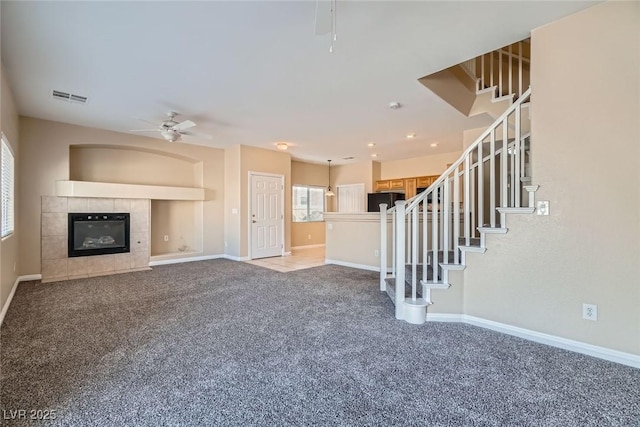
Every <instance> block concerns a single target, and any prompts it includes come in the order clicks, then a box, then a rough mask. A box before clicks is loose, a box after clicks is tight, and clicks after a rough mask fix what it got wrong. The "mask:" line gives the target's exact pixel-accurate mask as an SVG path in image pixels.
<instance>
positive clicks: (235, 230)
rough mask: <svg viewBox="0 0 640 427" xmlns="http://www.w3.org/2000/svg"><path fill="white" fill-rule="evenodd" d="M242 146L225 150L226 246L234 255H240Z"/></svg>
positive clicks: (230, 253)
mask: <svg viewBox="0 0 640 427" xmlns="http://www.w3.org/2000/svg"><path fill="white" fill-rule="evenodd" d="M240 172H241V167H240V146H239V145H235V146H233V147H229V148H227V149H225V150H224V182H225V192H224V247H225V253H226V254H227V255H230V256H232V257H239V256H240V227H241V226H240V208H241V207H242V206H241V201H240V193H241V190H240V181H241V179H240Z"/></svg>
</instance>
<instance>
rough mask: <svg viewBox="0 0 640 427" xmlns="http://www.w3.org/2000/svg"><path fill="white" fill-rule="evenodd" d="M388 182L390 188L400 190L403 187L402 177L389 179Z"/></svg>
mask: <svg viewBox="0 0 640 427" xmlns="http://www.w3.org/2000/svg"><path fill="white" fill-rule="evenodd" d="M389 183H390V188H391V189H392V190H402V189H403V188H404V179H390V180H389Z"/></svg>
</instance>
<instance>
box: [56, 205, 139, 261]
mask: <svg viewBox="0 0 640 427" xmlns="http://www.w3.org/2000/svg"><path fill="white" fill-rule="evenodd" d="M129 248H130V246H129V214H128V213H98V214H95V213H70V214H69V257H78V256H91V255H104V254H117V253H125V252H129V250H130V249H129Z"/></svg>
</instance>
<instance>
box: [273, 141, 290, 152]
mask: <svg viewBox="0 0 640 427" xmlns="http://www.w3.org/2000/svg"><path fill="white" fill-rule="evenodd" d="M276 148H277V149H278V150H280V151H286V150H287V149H288V148H289V144H287V143H286V142H278V143H277V144H276Z"/></svg>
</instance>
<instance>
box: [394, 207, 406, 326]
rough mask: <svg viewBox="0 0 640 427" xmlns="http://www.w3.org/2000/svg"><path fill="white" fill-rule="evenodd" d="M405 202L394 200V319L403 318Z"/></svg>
mask: <svg viewBox="0 0 640 427" xmlns="http://www.w3.org/2000/svg"><path fill="white" fill-rule="evenodd" d="M405 204H406V202H405V201H404V200H397V201H396V211H397V216H398V218H397V221H396V239H397V240H396V241H397V245H396V246H397V250H396V319H404V310H403V303H404V276H405V274H404V271H405V263H406V257H405V252H404V249H405V247H404V244H405V242H404V240H405V233H406V229H407V227H406V222H405V218H406V215H405Z"/></svg>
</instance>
